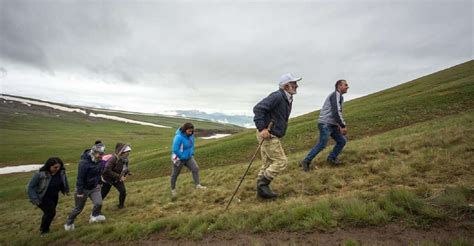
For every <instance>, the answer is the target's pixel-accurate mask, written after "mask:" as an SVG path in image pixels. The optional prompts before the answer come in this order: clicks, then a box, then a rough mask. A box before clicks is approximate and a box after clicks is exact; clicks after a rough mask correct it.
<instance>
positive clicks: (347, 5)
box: [0, 0, 473, 112]
mask: <svg viewBox="0 0 474 246" xmlns="http://www.w3.org/2000/svg"><path fill="white" fill-rule="evenodd" d="M0 4H1V6H0V9H1V10H0V11H1V12H0V14H1V15H0V32H1V35H0V41H1V42H0V62H2V64H1V66H2V67H4V68H6V69H9V71H10V70H11V67H14V66H29V67H34V68H37V69H39V70H41V71H49V72H58V73H64V74H74V75H77V76H80V77H85V78H87V79H89V80H92V81H96V80H97V81H104V82H107V83H108V84H112V83H113V84H127V85H137V86H143V87H145V88H147V89H148V90H147V92H150V91H166V92H167V93H166V95H168V96H169V97H170V98H166V99H163V100H169V101H172V100H173V98H174V95H176V94H179V95H182V96H185V97H186V98H188V99H189V101H190V103H189V104H190V107H194V106H195V105H196V102H203V103H207V104H208V105H209V107H216V106H215V105H219V108H223V107H224V108H225V107H227V106H228V107H237V106H236V105H238V107H241V108H250V107H251V104H253V103H255V102H256V101H258V100H259V99H260V98H261V97H262V96H265V95H266V94H268V92H270V90H273V89H276V87H277V86H276V81H277V79H278V77H279V76H280V75H281V74H283V73H286V72H292V73H294V74H297V75H300V76H303V81H302V82H301V88H300V92H299V95H298V97H299V100H300V101H299V102H295V103H300V105H301V106H298V105H297V106H298V107H295V110H299V107H305V108H304V109H301V110H302V111H305V112H307V111H309V110H312V109H314V108H315V107H319V106H320V105H319V104H320V102H319V101H321V100H322V99H320V98H319V96H320V95H319V94H326V92H327V90H331V89H332V88H333V83H334V82H335V81H336V80H337V79H340V78H346V79H348V81H350V84H351V91H350V92H351V93H353V95H364V94H367V93H370V92H374V91H376V90H380V89H384V88H387V87H389V86H392V85H394V84H397V83H402V82H405V81H407V80H410V79H414V78H416V77H419V76H421V75H425V74H427V73H430V72H435V71H437V70H439V69H442V68H446V67H449V66H452V65H456V64H458V63H461V62H464V61H467V60H470V59H473V54H472V43H473V40H472V38H473V36H472V35H473V33H472V32H473V31H472V30H473V24H472V23H473V22H472V15H473V13H472V8H473V6H472V1H456V0H455V1H443V0H438V1H423V0H421V1H354V2H345V1H312V2H309V1H305V2H303V1H291V2H290V1H288V2H271V1H270V2H258V1H253V2H238V1H237V2H230V1H229V2H226V3H219V2H216V1H211V2H208V1H206V2H200V1H197V2H171V1H140V2H131V1H130V2H128V1H118V2H115V1H114V2H112V1H100V2H96V1H65V2H62V1H9V0H0ZM9 74H11V73H9ZM7 78H8V77H7ZM65 86H67V85H65ZM229 92H232V95H238V96H234V97H229V96H228V93H229ZM166 95H165V96H166ZM315 95H318V98H315ZM136 96H137V97H139V96H143V95H138V94H137V95H136ZM163 97H164V96H163ZM223 102H225V103H227V104H228V105H223ZM172 103H175V102H170V104H172Z"/></svg>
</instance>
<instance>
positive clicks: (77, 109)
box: [0, 95, 171, 128]
mask: <svg viewBox="0 0 474 246" xmlns="http://www.w3.org/2000/svg"><path fill="white" fill-rule="evenodd" d="M0 98H3V99H4V100H14V101H18V102H21V103H23V104H26V105H28V106H31V104H33V105H39V106H45V107H50V108H53V109H57V110H61V111H66V112H78V113H82V114H85V115H87V112H86V111H85V110H83V109H79V108H68V107H64V106H59V105H55V104H51V103H46V102H39V101H33V100H28V99H23V98H16V97H9V96H4V95H0ZM11 102H12V101H10V103H11ZM89 116H90V117H96V118H104V119H109V120H115V121H121V122H125V123H132V124H139V125H144V126H153V127H161V128H171V127H169V126H163V125H157V124H153V123H148V122H143V121H138V120H131V119H127V118H123V117H118V116H113V115H106V114H95V113H89ZM56 117H59V115H56Z"/></svg>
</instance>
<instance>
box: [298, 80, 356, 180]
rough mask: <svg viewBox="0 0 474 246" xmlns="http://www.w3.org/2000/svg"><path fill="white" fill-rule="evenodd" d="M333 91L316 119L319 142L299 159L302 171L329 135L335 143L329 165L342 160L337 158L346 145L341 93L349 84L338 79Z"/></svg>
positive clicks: (321, 148) (322, 146)
mask: <svg viewBox="0 0 474 246" xmlns="http://www.w3.org/2000/svg"><path fill="white" fill-rule="evenodd" d="M335 89H336V90H335V91H334V92H332V93H331V94H329V96H328V97H327V98H326V100H325V101H324V105H323V107H322V108H321V111H320V114H319V120H318V128H319V143H317V144H316V145H315V146H314V147H313V148H312V149H311V151H310V152H309V153H308V155H307V156H306V158H304V159H303V160H302V161H300V166H301V167H302V168H303V171H305V172H308V171H309V170H310V165H311V161H312V160H313V159H314V158H315V157H316V155H317V154H318V153H319V152H321V151H322V150H323V149H324V148H326V145H327V143H328V139H329V136H331V137H332V138H333V139H334V140H335V141H336V145H335V146H334V148H333V150H332V151H331V153H330V154H329V156H328V158H327V162H328V163H329V164H331V165H340V164H342V162H341V161H340V160H338V159H337V157H338V155H339V154H340V153H341V151H342V149H343V148H344V146H345V145H346V141H347V140H346V138H345V137H344V135H346V134H347V126H346V122H345V121H344V118H343V117H342V104H343V102H344V98H343V97H342V95H343V94H345V93H347V90H348V89H349V86H348V85H347V81H346V80H344V79H341V80H338V81H337V82H336V84H335Z"/></svg>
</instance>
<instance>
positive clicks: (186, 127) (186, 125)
mask: <svg viewBox="0 0 474 246" xmlns="http://www.w3.org/2000/svg"><path fill="white" fill-rule="evenodd" d="M188 129H193V131H194V126H193V124H191V123H189V122H186V123H184V125H183V126H182V127H180V128H179V130H180V131H181V132H182V133H185V132H186V130H188Z"/></svg>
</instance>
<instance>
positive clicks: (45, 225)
mask: <svg viewBox="0 0 474 246" xmlns="http://www.w3.org/2000/svg"><path fill="white" fill-rule="evenodd" d="M57 205H58V196H57V195H56V196H55V197H49V196H45V197H44V198H43V201H41V204H40V205H38V207H39V208H40V209H41V210H42V211H43V217H42V218H41V226H40V232H42V233H47V232H49V226H50V225H51V222H53V219H54V216H56V206H57Z"/></svg>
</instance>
